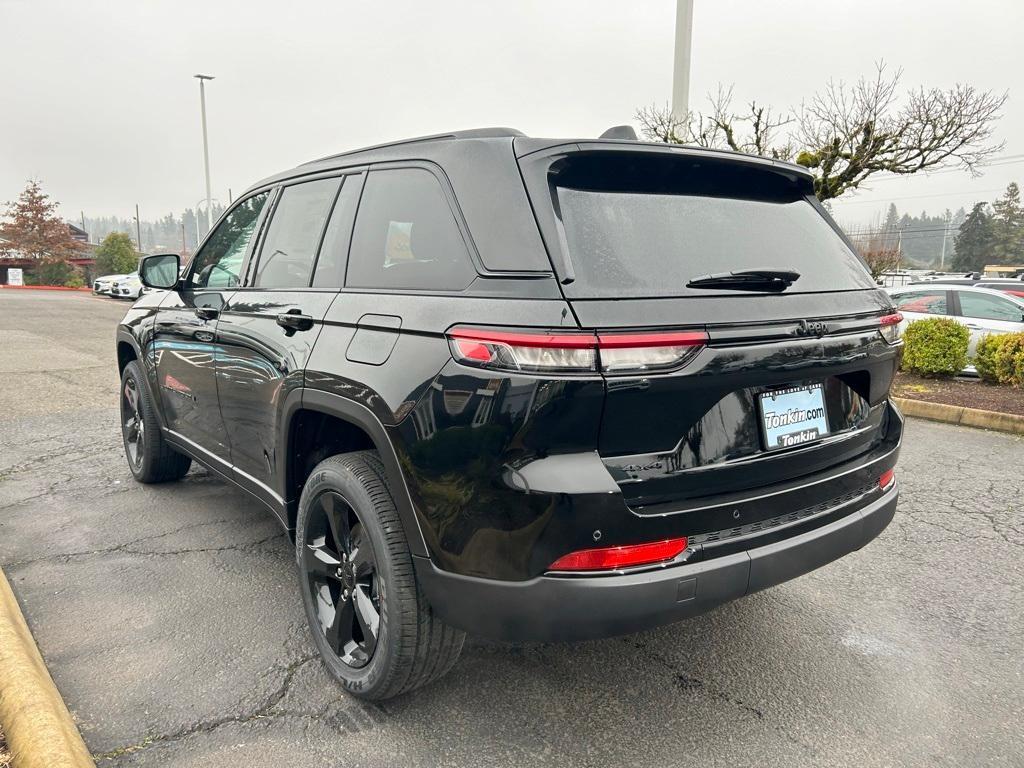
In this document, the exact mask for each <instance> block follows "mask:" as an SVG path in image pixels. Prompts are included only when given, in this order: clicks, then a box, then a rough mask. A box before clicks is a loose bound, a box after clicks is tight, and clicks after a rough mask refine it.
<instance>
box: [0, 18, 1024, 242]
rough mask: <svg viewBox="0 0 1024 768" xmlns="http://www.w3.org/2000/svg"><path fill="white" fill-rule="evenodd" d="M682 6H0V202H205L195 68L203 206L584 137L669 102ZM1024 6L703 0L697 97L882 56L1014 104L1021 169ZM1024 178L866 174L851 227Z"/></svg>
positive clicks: (770, 88) (1016, 166) (764, 94)
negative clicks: (307, 177)
mask: <svg viewBox="0 0 1024 768" xmlns="http://www.w3.org/2000/svg"><path fill="white" fill-rule="evenodd" d="M674 19H675V1H674V0H640V1H639V2H633V3H624V2H621V0H617V1H615V2H613V1H611V0H607V1H606V0H571V1H570V0H543V1H542V0H517V2H511V3H510V2H507V1H506V2H495V1H492V0H435V2H425V0H391V1H389V2H377V3H366V2H351V1H349V0H334V2H312V1H311V2H304V1H299V2H288V3H282V2H280V1H279V0H275V1H274V2H270V1H269V0H246V1H245V2H227V1H226V0H218V1H217V2H212V1H211V0H206V1H205V2H192V1H191V0H175V1H174V2H157V1H155V0H147V1H146V2H139V0H103V2H99V1H96V2H82V1H81V0H76V1H74V2H51V1H49V0H0V29H2V30H3V31H4V34H3V42H2V44H0V65H2V71H3V72H4V75H5V77H4V86H5V87H4V91H3V96H2V98H0V201H4V200H11V199H13V198H15V197H16V196H17V194H18V193H19V191H20V190H21V189H22V188H23V186H24V182H25V180H26V179H27V178H30V177H32V178H37V179H39V180H41V182H42V183H43V186H44V189H45V190H46V191H47V192H49V193H50V194H51V195H52V196H53V197H54V198H55V199H57V200H58V201H60V202H61V204H62V208H61V211H62V213H63V215H64V216H65V217H67V218H69V219H77V218H78V216H79V212H80V211H85V213H86V215H88V216H101V215H111V214H116V215H120V216H125V217H128V216H130V215H132V214H133V213H134V205H135V203H138V204H139V206H140V208H141V210H142V217H143V218H144V219H152V218H156V217H158V216H160V215H163V214H165V213H167V212H169V211H174V212H175V213H177V212H180V211H181V210H182V209H183V208H185V207H195V205H196V202H197V201H198V200H199V199H200V198H202V197H203V195H204V192H203V165H202V140H201V133H200V122H199V94H198V85H197V81H196V80H194V79H192V75H193V74H195V73H197V72H203V73H208V74H212V75H215V76H216V78H217V79H216V80H214V81H213V82H212V83H210V84H209V87H208V89H207V104H208V119H209V131H210V156H211V173H212V181H213V189H214V197H215V198H219V199H220V200H222V201H224V202H226V201H227V196H228V189H229V188H231V189H233V191H234V193H235V194H236V195H237V193H238V192H239V191H241V190H242V189H244V188H245V187H247V186H248V185H250V184H252V183H253V182H255V181H256V180H258V179H260V178H262V177H263V176H266V175H269V174H271V173H273V172H275V171H278V170H281V169H283V168H287V167H290V166H292V165H295V164H297V163H300V162H303V161H306V160H309V159H312V158H315V157H319V156H323V155H326V154H331V153H334V152H338V151H341V150H345V149H350V148H355V147H359V146H363V145H366V144H373V143H379V142H381V141H387V140H391V139H398V138H403V137H409V136H416V135H422V134H428V133H436V132H441V131H446V130H452V129H459V128H472V127H480V126H488V125H508V126H513V127H516V128H519V129H520V130H523V131H525V132H526V133H528V134H530V135H534V136H572V137H576V136H597V135H598V134H599V133H601V132H602V131H603V130H604V129H605V128H607V127H609V126H611V125H615V124H621V123H625V122H632V116H633V113H634V112H635V110H636V108H637V107H639V106H642V105H646V104H651V103H655V102H657V103H665V102H666V101H667V100H668V99H669V97H670V94H671V88H672V50H673V35H674ZM1022 30H1024V3H1021V2H1020V1H1019V0H1013V1H1011V0H1001V1H1000V2H996V1H995V0H982V2H975V3H970V4H964V3H962V2H961V3H952V2H941V1H937V0H903V1H902V2H898V3H897V2H892V0H880V1H879V0H870V1H868V0H861V1H860V2H856V3H854V2H824V3H823V2H821V0H808V1H807V2H779V1H776V2H770V3H767V2H757V3H755V2H751V1H750V0H732V1H729V2H726V1H724V0H696V10H695V13H694V48H693V70H692V84H691V100H692V101H693V102H694V103H695V104H696V105H697V106H700V105H702V104H703V103H704V100H705V94H707V93H708V92H709V91H712V90H714V89H715V88H716V87H717V84H718V83H724V84H726V85H728V84H734V85H735V93H736V98H737V100H738V101H739V102H740V103H742V102H743V100H746V99H752V98H756V99H758V100H759V101H762V102H764V103H767V104H770V105H772V106H774V107H777V108H784V107H787V106H793V105H797V104H799V102H800V100H801V99H802V98H805V97H806V96H807V95H808V94H810V93H812V92H813V91H815V90H816V89H819V88H820V87H821V85H822V84H823V83H824V82H825V81H826V80H828V79H829V78H835V79H846V80H855V79H856V78H857V77H858V76H859V75H861V74H864V73H866V72H870V71H871V70H872V68H873V66H874V62H876V61H878V60H880V59H884V60H885V61H886V62H888V63H889V64H891V65H892V66H894V67H895V66H900V67H902V68H903V69H904V83H905V84H906V85H907V86H908V87H910V86H916V85H927V86H932V85H935V86H941V87H948V86H950V85H952V84H954V83H955V82H957V81H961V82H966V83H971V84H973V85H975V86H977V87H979V88H986V89H993V90H996V91H999V92H1002V91H1009V92H1010V101H1009V103H1008V105H1007V107H1006V109H1005V114H1004V117H1003V119H1002V121H1001V122H1000V124H999V127H998V137H999V139H1000V140H1005V142H1006V148H1005V150H1004V152H1003V155H1004V156H1006V155H1010V156H1012V155H1024V87H1022V85H1024V82H1022V81H1024V53H1022V44H1021V34H1022ZM1018 160H1024V157H1020V158H1018ZM1014 179H1020V180H1022V181H1024V162H1016V163H1012V164H1009V165H1004V166H1002V167H999V168H992V169H991V170H989V171H988V172H986V173H985V175H984V176H983V177H981V178H980V179H971V178H970V177H969V176H968V175H967V174H966V173H944V174H938V175H933V176H931V177H929V178H917V177H915V178H912V179H894V180H887V181H879V182H878V183H877V184H874V185H872V186H873V188H872V190H871V191H870V192H862V193H859V194H858V195H857V196H855V197H854V196H851V197H850V198H849V199H848V200H847V199H843V200H840V201H838V202H837V204H836V205H835V212H836V215H837V218H839V219H840V221H842V222H852V221H859V220H866V219H868V218H870V216H872V215H873V214H874V213H875V212H876V211H877V210H880V209H881V208H882V207H883V206H884V205H885V204H887V203H888V201H890V200H892V201H894V202H896V204H897V206H898V207H899V208H900V209H901V210H903V209H906V210H909V211H913V212H920V211H921V210H922V209H927V210H928V211H930V212H931V211H936V212H937V211H940V210H942V209H943V208H945V207H950V208H954V209H955V208H956V207H957V206H960V205H964V206H969V205H970V204H971V203H972V202H973V201H975V200H977V199H992V198H994V197H996V196H997V195H998V194H999V192H1000V191H1001V190H1002V189H1003V188H1004V187H1005V186H1006V184H1007V183H1008V182H1009V181H1012V180H1014Z"/></svg>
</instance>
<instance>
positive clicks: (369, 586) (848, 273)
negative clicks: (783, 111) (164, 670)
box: [117, 129, 902, 699]
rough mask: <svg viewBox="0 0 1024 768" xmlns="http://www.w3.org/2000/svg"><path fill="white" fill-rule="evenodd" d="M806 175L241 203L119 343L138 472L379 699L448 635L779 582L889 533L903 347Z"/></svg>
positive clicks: (654, 158)
mask: <svg viewBox="0 0 1024 768" xmlns="http://www.w3.org/2000/svg"><path fill="white" fill-rule="evenodd" d="M811 187H812V185H811V177H810V176H809V175H808V174H807V172H806V171H804V170H803V169H801V168H799V167H797V166H793V165H788V164H785V163H779V162H773V161H771V160H766V159H763V158H758V157H751V156H745V155H736V154H731V153H723V152H715V151H706V150H700V149H693V148H684V147H675V146H665V145H652V144H645V143H640V142H630V141H611V140H606V141H601V140H598V141H595V140H590V139H583V140H557V141H554V140H547V139H533V138H528V137H526V136H523V135H522V134H520V133H518V132H516V131H512V130H508V129H487V130H477V131H468V132H463V133H454V134H449V135H442V136H432V137H428V138H424V139H417V140H412V141H407V142H400V143H396V144H390V145H386V146H380V147H374V148H370V149H364V150H360V151H357V152H351V153H347V154H342V155H337V156H334V157H328V158H325V159H323V160H319V161H316V162H313V163H310V164H308V165H303V166H300V167H298V168H295V169H294V170H291V171H287V172H285V173H282V174H279V175H277V176H274V177H272V178H270V179H267V180H266V181H263V182H261V183H259V184H257V185H256V186H254V187H253V188H252V189H250V190H249V191H248V192H246V193H245V194H244V195H243V196H242V197H241V198H240V199H239V200H238V202H236V203H235V204H234V205H233V206H232V207H231V208H230V209H229V210H228V211H227V212H226V213H225V215H224V216H223V217H222V218H221V220H220V221H219V222H218V224H217V225H216V227H215V228H214V229H213V230H212V232H211V233H210V235H209V236H208V237H207V238H206V240H205V242H204V243H203V245H202V247H201V248H200V249H199V251H198V253H197V255H196V257H195V258H194V259H193V261H192V263H191V265H190V266H189V268H188V270H187V271H186V272H185V273H184V275H183V276H182V277H180V278H179V277H178V265H177V256H173V255H172V256H162V255H161V256H152V257H149V258H148V259H146V260H145V261H144V262H143V266H142V270H141V271H142V276H143V280H144V281H145V282H146V284H147V285H149V286H151V287H157V288H165V289H170V290H167V291H165V292H159V293H157V294H153V295H148V296H145V297H143V298H142V299H141V300H140V301H139V302H138V303H137V304H136V305H135V306H134V307H133V308H132V309H131V311H129V313H128V315H127V316H126V317H125V319H124V321H123V323H122V324H121V325H120V327H119V330H118V334H117V355H118V362H119V365H120V369H121V371H122V398H121V403H122V404H121V415H122V419H123V427H124V428H123V432H124V444H125V448H126V451H127V454H128V459H129V463H130V465H131V468H132V472H133V473H134V474H135V476H136V478H138V479H139V480H140V481H142V482H155V481H164V480H173V479H176V478H179V477H181V476H182V475H184V474H185V472H186V471H187V470H188V468H189V464H190V462H191V461H192V460H196V461H198V462H200V463H201V464H203V465H205V466H206V467H207V468H209V469H210V470H212V471H213V472H215V473H216V474H218V475H221V476H222V477H224V478H226V479H228V480H230V481H232V482H234V483H235V484H236V485H238V486H240V487H241V488H243V489H244V490H246V491H248V492H249V493H250V494H252V495H253V496H254V497H255V498H257V499H259V500H260V501H262V502H263V503H264V504H265V505H266V506H267V507H269V508H270V510H271V511H273V512H274V514H275V515H277V517H278V518H279V519H280V521H281V523H282V525H284V526H285V528H286V529H287V530H288V531H290V532H294V537H295V550H296V560H297V563H298V569H299V573H300V580H299V581H300V590H301V592H302V600H303V602H304V605H305V609H306V614H307V616H308V618H309V622H310V625H311V627H312V633H313V637H314V639H315V641H316V645H317V647H318V648H319V650H320V652H321V653H322V654H323V657H324V661H325V663H326V664H327V666H328V667H329V668H330V670H331V672H332V673H333V674H334V675H336V676H337V678H338V679H339V680H340V681H341V682H342V684H343V685H344V686H345V687H346V688H347V689H348V690H349V691H351V692H353V693H355V694H357V695H360V696H364V697H367V698H375V699H382V698H386V697H389V696H394V695H396V694H398V693H401V692H403V691H407V690H410V689H412V688H415V687H417V686H420V685H423V684H426V683H428V682H430V681H431V680H434V679H436V678H437V677H439V676H440V675H442V674H444V673H445V672H446V671H447V670H448V669H449V668H450V667H451V666H452V664H453V663H454V662H455V660H456V658H457V657H458V655H459V651H460V649H461V647H462V642H463V637H464V634H463V633H464V632H474V633H479V634H482V635H487V636H491V637H497V638H505V639H510V640H573V639H580V638H597V637H605V636H609V635H615V634H619V633H626V632H634V631H637V630H641V629H644V628H647V627H652V626H655V625H659V624H664V623H666V622H671V621H676V620H678V619H682V618H685V617H688V616H693V615H695V614H698V613H701V612H702V611H706V610H708V609H710V608H712V607H714V606H716V605H719V604H721V603H723V602H725V601H727V600H732V599H734V598H737V597H741V596H743V595H746V594H749V593H751V592H754V591H756V590H759V589H763V588H765V587H768V586H771V585H773V584H778V583H779V582H781V581H784V580H786V579H790V578H793V577H794V576H798V575H800V574H803V573H806V572H807V571H810V570H812V569H814V568H817V567H819V566H821V565H824V564H826V563H828V562H830V561H832V560H834V559H836V558H838V557H841V556H842V555H845V554H846V553H848V552H852V551H854V550H856V549H858V548H860V547H861V546H863V545H864V544H865V543H867V542H868V541H870V540H871V539H872V538H874V537H875V536H877V535H878V534H879V532H880V531H881V530H882V529H884V528H885V526H886V525H887V524H888V523H889V521H890V520H891V519H892V516H893V513H894V511H895V508H896V498H897V491H896V483H895V479H894V475H893V467H894V464H895V463H896V457H897V453H898V451H899V445H900V437H901V432H902V419H901V417H900V415H899V413H898V412H897V411H896V409H895V408H894V407H893V406H892V404H891V403H890V401H889V399H888V392H889V385H890V382H891V381H892V377H893V373H894V371H895V370H896V366H897V359H898V353H899V345H900V342H899V340H898V338H897V335H896V322H897V320H898V315H896V314H894V312H893V310H892V308H891V305H890V303H889V300H888V298H887V297H886V295H885V293H883V292H882V291H881V290H879V289H878V287H877V286H876V285H875V284H874V283H873V281H872V280H871V278H870V276H869V275H868V272H867V270H866V269H865V267H864V264H863V263H862V262H861V261H860V260H859V259H858V257H857V256H856V255H855V253H854V250H853V248H852V247H851V245H850V243H849V241H848V240H847V239H846V238H845V237H844V236H843V234H842V232H840V231H839V229H838V228H837V227H836V225H835V223H834V222H833V221H832V220H831V218H830V217H829V216H828V214H827V213H826V212H825V211H824V210H823V209H822V207H821V206H820V205H819V204H818V202H817V200H816V199H815V197H814V196H813V194H812V188H811Z"/></svg>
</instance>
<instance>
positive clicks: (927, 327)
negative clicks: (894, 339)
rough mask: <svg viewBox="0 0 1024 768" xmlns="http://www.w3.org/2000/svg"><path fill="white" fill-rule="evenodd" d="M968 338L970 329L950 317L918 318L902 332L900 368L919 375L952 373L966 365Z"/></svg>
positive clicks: (949, 374)
mask: <svg viewBox="0 0 1024 768" xmlns="http://www.w3.org/2000/svg"><path fill="white" fill-rule="evenodd" d="M970 339H971V334H970V331H968V330H967V328H965V327H964V326H962V325H960V323H958V322H957V321H956V320H953V319H951V318H948V317H930V318H928V319H927V320H917V321H915V322H913V323H911V324H910V325H908V326H907V330H906V331H904V333H903V342H904V349H903V363H902V367H903V370H905V371H910V372H911V373H919V374H921V375H922V376H954V375H956V374H957V373H959V372H960V371H962V370H963V369H964V367H965V366H966V365H967V345H968V343H969V342H970Z"/></svg>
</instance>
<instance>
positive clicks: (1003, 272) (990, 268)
mask: <svg viewBox="0 0 1024 768" xmlns="http://www.w3.org/2000/svg"><path fill="white" fill-rule="evenodd" d="M984 275H985V277H1017V275H1024V264H986V265H985V271H984Z"/></svg>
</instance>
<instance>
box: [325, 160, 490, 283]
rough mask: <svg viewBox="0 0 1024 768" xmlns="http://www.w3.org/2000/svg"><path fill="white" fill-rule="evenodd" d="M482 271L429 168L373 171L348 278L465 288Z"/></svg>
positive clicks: (361, 205)
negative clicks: (475, 261) (476, 264)
mask: <svg viewBox="0 0 1024 768" xmlns="http://www.w3.org/2000/svg"><path fill="white" fill-rule="evenodd" d="M475 277H476V271H475V270H474V268H473V265H472V262H471V261H470V258H469V253H468V251H467V250H466V244H465V241H464V240H463V239H462V233H461V232H460V231H459V227H458V225H457V224H456V223H455V216H454V214H453V213H452V209H451V206H450V205H449V204H448V200H447V198H446V196H445V194H444V190H443V189H442V187H441V183H440V182H439V181H438V180H437V178H436V177H435V176H434V174H432V173H431V172H430V171H427V170H425V169H423V168H395V169H385V170H373V171H370V173H369V175H368V176H367V179H366V184H365V186H364V188H363V195H362V199H361V201H360V203H359V213H358V214H357V216H356V224H355V231H354V232H353V234H352V247H351V249H350V251H349V264H348V274H347V276H346V279H345V284H346V285H347V286H350V287H353V288H396V289H403V288H404V289H432V290H451V291H460V290H462V289H464V288H466V287H467V286H468V285H469V284H470V283H471V282H472V281H473V280H474V279H475Z"/></svg>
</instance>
